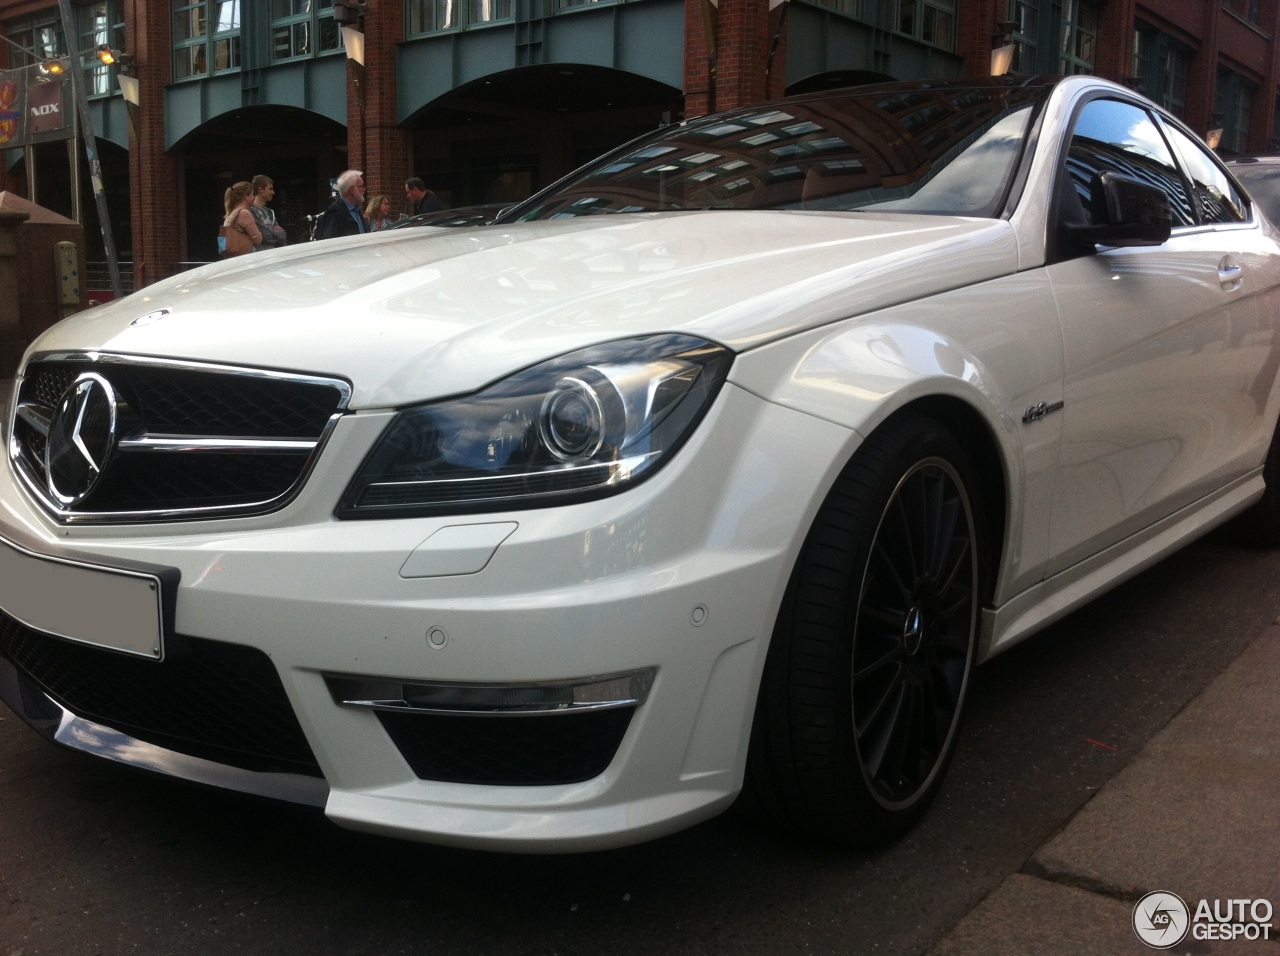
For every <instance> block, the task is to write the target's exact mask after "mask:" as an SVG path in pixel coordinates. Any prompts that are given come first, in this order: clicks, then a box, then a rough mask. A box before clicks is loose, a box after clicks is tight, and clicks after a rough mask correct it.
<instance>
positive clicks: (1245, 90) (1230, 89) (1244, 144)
mask: <svg viewBox="0 0 1280 956" xmlns="http://www.w3.org/2000/svg"><path fill="white" fill-rule="evenodd" d="M1253 94H1254V86H1253V84H1252V83H1250V82H1249V81H1248V80H1246V79H1245V78H1244V77H1243V76H1241V75H1240V74H1239V73H1236V72H1235V71H1234V70H1228V69H1227V68H1226V67H1222V66H1220V67H1218V93H1217V96H1216V97H1215V99H1214V102H1215V105H1216V107H1217V113H1218V119H1219V120H1220V121H1221V123H1222V139H1221V140H1219V141H1218V148H1219V149H1220V150H1222V151H1223V152H1227V153H1243V152H1247V151H1248V148H1249V127H1250V126H1251V125H1252V124H1253Z"/></svg>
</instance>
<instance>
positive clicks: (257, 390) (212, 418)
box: [10, 356, 350, 522]
mask: <svg viewBox="0 0 1280 956" xmlns="http://www.w3.org/2000/svg"><path fill="white" fill-rule="evenodd" d="M88 372H92V373H94V374H95V375H97V376H100V377H101V378H102V379H104V380H106V381H107V382H108V383H109V385H110V387H111V389H112V390H113V392H114V399H115V402H114V404H115V409H116V429H115V432H114V433H112V434H110V435H107V434H106V432H107V426H106V424H105V421H104V420H103V419H104V416H103V415H102V414H101V410H100V409H95V410H94V411H96V412H97V413H98V414H97V417H96V418H86V419H85V421H86V423H87V424H91V425H92V427H93V428H94V429H97V434H98V435H99V436H100V437H101V438H102V441H103V443H104V444H105V445H106V446H109V448H110V453H109V457H108V458H107V459H106V465H105V467H103V468H102V471H101V474H100V475H99V476H98V477H97V478H96V479H93V480H90V481H87V484H88V487H89V490H88V491H87V492H85V491H84V490H83V489H77V494H76V495H71V494H67V493H65V492H64V491H63V490H61V489H58V495H60V496H61V497H59V496H58V495H55V494H54V493H53V489H51V488H50V484H51V482H50V476H49V474H48V470H47V467H46V455H45V452H46V446H47V445H48V443H49V442H50V441H53V440H55V438H54V437H53V436H54V434H55V432H56V431H57V430H58V422H57V421H56V420H55V419H56V412H57V409H58V407H59V405H60V403H62V402H63V400H64V398H65V397H66V395H67V393H68V389H69V388H71V387H72V385H73V384H74V383H75V382H76V381H77V379H78V378H79V377H80V376H82V375H84V374H85V373H88ZM349 397H350V386H349V385H348V384H347V383H346V382H343V381H340V380H337V379H328V378H319V377H315V376H304V375H285V374H280V373H272V372H264V371H258V370H253V369H231V368H223V367H213V366H198V365H192V364H189V363H177V362H166V361H161V360H155V359H141V358H127V357H122V356H96V357H95V358H94V359H93V360H90V359H89V358H88V357H85V356H69V357H68V356H58V357H49V358H43V359H40V360H37V361H33V362H32V363H31V364H29V365H28V366H27V368H26V370H25V373H24V377H23V381H22V385H21V388H20V390H19V393H18V397H17V409H16V415H15V418H14V430H13V441H12V442H11V446H10V455H11V457H12V459H13V462H14V465H15V467H16V468H17V470H18V473H19V474H20V475H22V477H23V478H24V479H25V481H26V484H27V487H28V488H29V489H30V490H31V491H32V492H33V493H34V494H35V495H36V496H37V497H38V498H39V499H40V500H41V502H42V503H43V504H44V505H45V507H46V508H47V509H48V510H49V511H50V512H52V513H53V514H54V515H55V516H56V517H58V518H59V519H61V520H64V521H116V522H119V521H155V520H172V519H182V518H192V517H220V516H224V515H228V514H246V513H261V512H264V511H269V510H272V509H274V508H278V507H281V506H283V505H284V504H285V503H287V502H288V501H289V500H291V498H292V497H293V496H294V495H295V494H296V493H297V491H298V489H299V488H300V487H301V486H302V483H303V481H305V479H306V476H307V474H308V472H309V470H310V467H311V465H312V464H313V463H314V461H315V456H316V454H317V453H318V450H319V448H320V446H321V445H322V444H323V442H324V440H325V438H326V437H327V436H328V434H329V432H330V431H331V430H332V428H333V426H334V424H335V423H336V422H337V419H338V416H339V415H340V414H341V412H342V411H343V410H344V409H345V408H346V403H347V401H348V399H349ZM104 407H108V408H109V407H110V405H109V404H107V405H105V406H104ZM72 457H74V455H73V456H72ZM53 484H54V485H56V484H57V474H56V472H55V476H54V481H53ZM77 495H78V497H77Z"/></svg>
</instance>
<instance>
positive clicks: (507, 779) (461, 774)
mask: <svg viewBox="0 0 1280 956" xmlns="http://www.w3.org/2000/svg"><path fill="white" fill-rule="evenodd" d="M634 710H635V708H633V707H620V708H617V709H615V710H597V711H586V712H583V713H580V714H544V715H539V716H521V717H489V716H473V715H470V714H458V715H453V714H444V715H442V714H412V713H403V714H402V713H394V712H391V711H378V719H379V720H380V721H382V726H383V727H384V728H385V729H386V731H387V733H388V734H389V735H390V736H391V740H392V741H393V742H394V743H395V745H396V746H397V747H398V748H399V749H400V753H401V754H402V755H403V756H404V759H405V760H406V761H407V762H408V764H409V766H410V767H412V768H413V772H414V773H415V774H417V775H418V776H419V777H421V778H422V779H423V780H441V781H447V782H450V783H477V784H491V785H497V786H549V785H552V784H562V783H578V782H580V781H582V780H590V779H591V778H592V777H597V776H599V775H600V774H602V773H603V772H604V770H605V768H606V767H608V766H609V762H610V761H611V760H613V755H614V754H615V753H617V751H618V745H619V744H621V743H622V736H623V734H625V733H626V732H627V726H628V725H629V724H630V723H631V715H632V712H633V711H634Z"/></svg>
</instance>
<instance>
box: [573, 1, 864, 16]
mask: <svg viewBox="0 0 1280 956" xmlns="http://www.w3.org/2000/svg"><path fill="white" fill-rule="evenodd" d="M561 2H562V3H563V2H565V0H561ZM808 2H809V3H812V4H813V5H814V6H817V7H826V8H827V9H828V10H834V11H835V12H836V13H839V14H843V15H844V16H846V17H849V18H851V19H854V20H861V19H862V0H808Z"/></svg>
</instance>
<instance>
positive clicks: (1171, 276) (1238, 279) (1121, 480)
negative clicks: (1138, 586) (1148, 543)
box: [1047, 98, 1276, 574]
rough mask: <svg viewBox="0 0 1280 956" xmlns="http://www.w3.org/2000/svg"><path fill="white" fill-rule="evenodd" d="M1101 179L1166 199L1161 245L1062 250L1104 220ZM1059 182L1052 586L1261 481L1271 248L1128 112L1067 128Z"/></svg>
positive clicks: (1198, 170) (1148, 124) (1105, 102)
mask: <svg viewBox="0 0 1280 956" xmlns="http://www.w3.org/2000/svg"><path fill="white" fill-rule="evenodd" d="M1175 151H1176V152H1177V153H1179V154H1182V155H1184V156H1186V157H1187V160H1188V161H1189V162H1186V161H1184V162H1179V161H1178V160H1175V158H1174V156H1175ZM1107 170H1110V171H1112V172H1114V173H1117V174H1119V175H1123V176H1128V177H1131V178H1135V179H1139V180H1141V181H1143V182H1147V183H1151V184H1155V185H1158V186H1159V187H1160V188H1161V189H1162V190H1164V191H1165V192H1166V193H1167V194H1168V197H1169V201H1170V204H1171V206H1172V210H1173V223H1172V224H1173V231H1172V235H1171V236H1170V238H1169V240H1168V241H1167V242H1165V243H1163V244H1162V245H1158V246H1129V247H1123V248H1118V247H1106V246H1098V247H1097V249H1096V251H1095V250H1093V249H1092V248H1091V247H1090V248H1089V249H1075V250H1072V249H1070V248H1069V243H1068V240H1067V239H1065V238H1064V233H1063V232H1062V229H1063V227H1064V225H1065V222H1066V221H1068V220H1070V219H1072V218H1077V217H1080V216H1081V215H1083V220H1084V222H1086V223H1089V222H1094V221H1097V220H1098V217H1100V216H1101V215H1103V214H1102V213H1101V211H1100V210H1099V207H1098V203H1099V201H1100V190H1099V189H1098V182H1099V180H1098V175H1099V173H1101V172H1104V171H1107ZM1059 176H1060V182H1059V186H1060V187H1061V188H1060V190H1059V193H1058V194H1059V196H1062V197H1065V201H1066V203H1067V205H1064V204H1063V203H1061V202H1060V203H1059V210H1058V213H1057V215H1058V217H1059V227H1058V232H1057V233H1056V236H1057V239H1058V245H1057V250H1056V255H1057V258H1058V260H1059V261H1055V262H1052V263H1051V264H1050V265H1049V266H1048V267H1047V272H1048V275H1049V279H1050V283H1051V286H1052V288H1053V291H1054V296H1055V299H1056V303H1057V307H1058V310H1059V314H1060V316H1061V323H1062V336H1063V353H1064V388H1063V402H1064V405H1063V409H1062V415H1063V420H1062V443H1061V448H1060V458H1059V468H1058V476H1057V484H1056V490H1055V495H1054V503H1053V508H1052V517H1051V527H1050V553H1051V555H1052V557H1051V560H1050V564H1049V566H1048V568H1047V571H1048V573H1050V574H1051V573H1053V572H1055V571H1059V570H1062V569H1064V568H1067V567H1070V566H1071V565H1073V564H1075V563H1076V562H1078V561H1080V560H1082V559H1084V558H1086V557H1089V556H1090V555H1093V554H1096V553H1098V552H1099V551H1101V550H1103V549H1104V548H1107V547H1108V546H1110V545H1113V544H1115V543H1117V542H1118V541H1121V540H1123V539H1124V538H1125V537H1126V536H1128V535H1130V534H1132V533H1134V532H1136V531H1138V530H1140V529H1142V528H1144V527H1146V526H1148V525H1150V524H1152V523H1153V522H1156V521H1158V520H1160V519H1162V518H1165V517H1167V516H1169V515H1171V514H1173V513H1174V512H1175V511H1177V510H1178V509H1179V508H1182V507H1185V506H1187V505H1190V504H1192V503H1193V502H1195V501H1196V500H1198V499H1199V498H1201V497H1202V496H1204V495H1206V494H1209V493H1211V492H1212V491H1213V490H1215V489H1217V488H1219V487H1221V486H1222V485H1224V484H1226V483H1228V482H1230V481H1231V480H1233V479H1235V478H1238V477H1239V476H1240V475H1241V474H1243V473H1244V472H1246V471H1248V470H1249V468H1251V467H1256V465H1257V464H1259V463H1260V462H1261V457H1262V453H1264V452H1265V448H1266V444H1265V443H1266V441H1267V440H1268V438H1269V435H1270V431H1271V423H1272V422H1273V421H1274V410H1273V408H1272V406H1271V395H1272V392H1273V388H1272V386H1273V384H1274V380H1275V375H1276V362H1275V360H1274V342H1273V334H1272V333H1273V325H1274V319H1273V315H1274V309H1273V308H1268V309H1265V310H1264V309H1263V308H1260V306H1261V305H1263V304H1264V302H1270V301H1272V300H1270V299H1264V298H1263V296H1271V295H1273V294H1274V289H1273V288H1272V286H1273V285H1274V281H1275V280H1274V278H1273V276H1274V275H1275V265H1274V263H1275V261H1276V259H1275V248H1274V243H1273V242H1272V240H1271V239H1269V238H1268V237H1267V236H1266V235H1264V234H1263V232H1262V230H1261V229H1260V228H1258V227H1257V226H1256V225H1255V224H1251V223H1250V222H1249V221H1248V209H1247V206H1246V204H1245V202H1244V200H1243V198H1242V197H1241V196H1240V194H1239V193H1238V192H1237V190H1236V189H1235V187H1234V186H1233V184H1232V182H1231V180H1230V179H1229V177H1228V176H1227V175H1226V173H1225V172H1224V171H1223V170H1222V168H1221V167H1220V166H1219V164H1218V163H1217V162H1216V160H1214V159H1213V158H1212V157H1211V156H1210V155H1209V154H1208V152H1207V151H1205V150H1204V149H1203V147H1202V146H1200V145H1199V144H1197V143H1195V142H1193V141H1192V140H1191V139H1190V138H1189V137H1187V136H1186V135H1185V134H1183V133H1182V132H1181V131H1178V130H1176V129H1175V128H1173V127H1172V126H1171V125H1168V124H1164V123H1163V121H1161V120H1158V119H1157V117H1156V115H1155V114H1154V113H1152V112H1151V111H1149V110H1148V109H1146V108H1144V107H1142V106H1140V105H1138V104H1136V103H1132V102H1127V101H1124V100H1120V99H1111V98H1099V99H1094V100H1091V101H1089V102H1087V103H1086V104H1085V105H1084V106H1083V107H1082V108H1081V109H1080V111H1079V112H1078V114H1077V117H1076V119H1075V121H1074V125H1073V130H1072V133H1071V138H1070V142H1069V144H1068V148H1067V150H1066V151H1065V155H1064V158H1063V164H1062V168H1061V170H1060V173H1059ZM1072 197H1074V198H1075V199H1076V200H1078V207H1077V206H1076V205H1075V204H1074V203H1072V202H1071V200H1072ZM1101 198H1105V197H1101Z"/></svg>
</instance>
